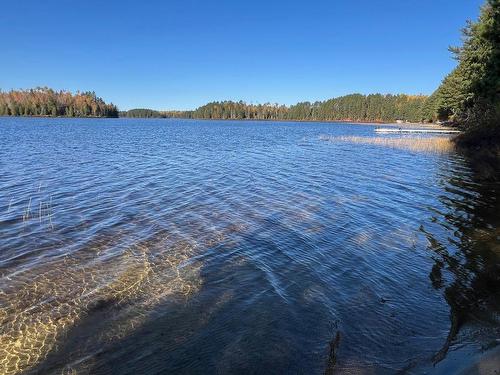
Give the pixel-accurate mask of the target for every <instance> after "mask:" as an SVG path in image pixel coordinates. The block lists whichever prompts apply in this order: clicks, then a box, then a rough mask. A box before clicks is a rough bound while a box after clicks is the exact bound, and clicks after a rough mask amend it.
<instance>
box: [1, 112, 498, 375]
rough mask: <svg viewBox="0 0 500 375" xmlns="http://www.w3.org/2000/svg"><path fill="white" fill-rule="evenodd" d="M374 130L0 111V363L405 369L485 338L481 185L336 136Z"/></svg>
mask: <svg viewBox="0 0 500 375" xmlns="http://www.w3.org/2000/svg"><path fill="white" fill-rule="evenodd" d="M373 129H374V128H373V126H369V125H366V126H356V125H349V124H328V123H273V122H217V121H187V120H136V119H20V118H15V119H14V118H0V144H1V145H2V147H1V149H0V273H1V276H2V278H1V281H0V329H1V331H0V373H5V374H18V373H44V374H46V373H48V374H50V373H54V374H56V373H57V374H60V373H67V374H73V373H78V374H80V373H83V374H84V373H90V374H107V373H119V374H135V373H173V372H175V373H190V374H192V373H200V374H206V373H280V374H283V373H308V374H314V373H317V374H322V373H325V372H326V373H329V372H331V370H332V369H334V370H336V371H338V372H340V373H344V372H345V373H370V374H371V373H375V374H379V373H380V374H385V373H388V374H391V373H395V372H398V371H401V372H405V371H406V372H408V373H420V372H423V371H438V370H439V366H440V365H439V364H438V366H437V367H433V364H434V363H442V362H443V361H442V360H443V359H446V358H447V357H448V356H449V355H450V353H454V352H456V351H457V350H459V351H460V350H464V348H467V350H469V352H471V351H474V352H478V351H481V350H484V349H485V348H490V347H491V346H493V345H494V343H495V342H496V341H495V339H496V338H498V337H500V336H499V332H500V331H499V328H498V327H499V320H500V318H499V316H500V314H499V311H500V310H499V308H498V307H499V295H498V290H499V289H500V288H499V286H500V283H499V279H498V277H499V276H498V275H499V268H500V267H499V254H500V249H499V245H498V243H499V242H500V241H499V239H500V233H499V231H498V225H497V224H498V221H499V215H498V212H499V211H498V208H499V205H498V188H499V187H498V185H496V184H484V183H478V182H477V181H475V178H474V174H473V172H472V171H471V170H470V169H469V167H468V164H467V160H465V159H464V158H463V157H461V156H460V155H458V154H456V153H454V152H453V151H451V152H436V153H433V152H419V151H418V150H415V149H404V148H402V149H401V148H391V147H383V146H380V145H376V144H369V143H365V144H356V143H353V142H343V141H342V140H341V139H342V137H367V136H372V135H373ZM325 136H326V137H328V139H329V141H325ZM336 137H339V140H337V141H336V140H335V139H336ZM392 137H394V136H392ZM335 338H337V340H335Z"/></svg>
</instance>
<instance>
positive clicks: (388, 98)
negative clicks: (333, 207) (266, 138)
mask: <svg viewBox="0 0 500 375" xmlns="http://www.w3.org/2000/svg"><path fill="white" fill-rule="evenodd" d="M426 99H427V97H426V96H423V95H417V96H410V95H403V94H401V95H382V94H371V95H362V94H352V95H346V96H341V97H338V98H333V99H329V100H325V101H319V102H314V103H310V102H302V103H297V104H295V105H292V106H289V107H287V106H284V105H279V104H268V103H267V104H247V103H244V102H242V101H240V102H233V101H223V102H212V103H208V104H206V105H204V106H202V107H199V108H197V109H195V110H194V111H193V112H191V113H190V116H191V117H192V118H200V119H255V120H299V121H359V122H391V121H396V120H403V121H409V122H420V121H422V120H424V117H423V115H422V114H423V109H424V106H425V102H426Z"/></svg>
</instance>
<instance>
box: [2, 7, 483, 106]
mask: <svg viewBox="0 0 500 375" xmlns="http://www.w3.org/2000/svg"><path fill="white" fill-rule="evenodd" d="M482 3H483V1H482V0H330V1H315V0H308V1H295V0H287V1H285V0H279V1H273V0H266V1H264V0H252V1H239V0H232V1H230V0H212V1H210V0H204V1H201V0H196V1H195V0H165V1H159V0H141V1H128V0H120V1H118V0H114V1H111V0H108V1H102V0H101V1H97V0H86V1H69V0H66V1H65V0H59V1H55V0H44V1H40V0H23V1H17V0H6V1H4V2H2V7H1V8H2V9H1V12H0V35H2V36H3V38H2V39H3V42H2V48H1V50H2V52H1V57H0V72H1V73H0V88H1V89H2V90H10V89H17V88H31V87H35V86H49V87H52V88H55V89H66V90H71V91H76V90H81V91H87V90H93V91H96V93H97V94H98V95H99V96H101V97H103V98H104V99H105V100H107V101H112V102H114V103H115V104H117V105H118V106H119V107H120V109H130V108H135V107H149V108H155V109H190V108H194V107H197V106H199V105H202V104H204V103H206V102H208V101H212V100H223V99H234V100H239V99H242V100H245V101H247V102H259V103H265V102H273V103H274V102H278V103H284V104H292V103H295V102H298V101H303V100H310V101H314V100H323V99H327V98H331V97H334V96H339V95H343V94H347V93H353V92H360V93H366V94H367V93H374V92H382V93H402V92H404V93H413V94H417V93H424V94H429V93H431V92H432V91H433V90H434V89H435V88H436V87H437V85H438V84H439V83H440V81H441V79H442V78H443V76H444V75H445V74H446V73H448V72H449V71H450V70H451V69H453V67H454V66H455V61H454V60H453V59H451V57H450V54H449V52H448V51H447V47H448V46H449V45H456V44H458V43H459V41H460V32H459V30H460V29H461V28H462V27H463V26H464V25H465V20H466V19H476V17H477V15H478V13H479V6H480V5H481V4H482Z"/></svg>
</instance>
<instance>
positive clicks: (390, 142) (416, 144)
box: [320, 135, 454, 153]
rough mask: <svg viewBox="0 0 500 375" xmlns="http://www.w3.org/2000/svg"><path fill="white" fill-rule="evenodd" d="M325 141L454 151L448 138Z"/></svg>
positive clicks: (434, 151)
mask: <svg viewBox="0 0 500 375" xmlns="http://www.w3.org/2000/svg"><path fill="white" fill-rule="evenodd" d="M320 139H321V140H323V141H329V142H350V143H357V144H367V145H375V146H382V147H392V148H397V149H405V150H410V151H416V152H429V153H447V152H450V151H452V150H453V148H454V145H453V142H452V140H451V138H448V137H399V138H389V137H359V136H339V137H332V136H327V135H323V136H321V137H320Z"/></svg>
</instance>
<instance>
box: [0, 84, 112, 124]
mask: <svg viewBox="0 0 500 375" xmlns="http://www.w3.org/2000/svg"><path fill="white" fill-rule="evenodd" d="M0 116H54V117H55V116H67V117H118V109H117V107H116V106H115V105H114V104H112V103H111V104H107V103H105V102H104V100H102V99H101V98H99V97H98V96H96V94H95V92H83V93H80V92H78V93H76V94H72V93H70V92H68V91H54V90H52V89H49V88H47V87H44V88H40V87H38V88H36V89H30V90H17V91H14V90H12V91H9V92H1V91H0Z"/></svg>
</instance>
